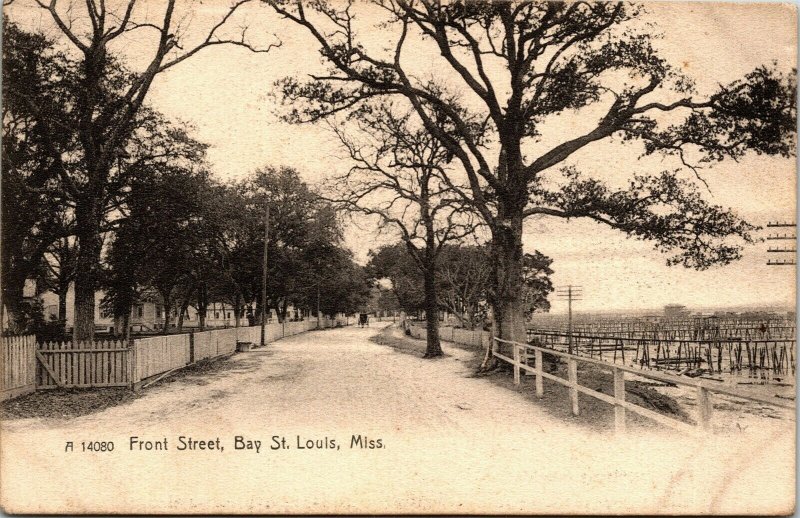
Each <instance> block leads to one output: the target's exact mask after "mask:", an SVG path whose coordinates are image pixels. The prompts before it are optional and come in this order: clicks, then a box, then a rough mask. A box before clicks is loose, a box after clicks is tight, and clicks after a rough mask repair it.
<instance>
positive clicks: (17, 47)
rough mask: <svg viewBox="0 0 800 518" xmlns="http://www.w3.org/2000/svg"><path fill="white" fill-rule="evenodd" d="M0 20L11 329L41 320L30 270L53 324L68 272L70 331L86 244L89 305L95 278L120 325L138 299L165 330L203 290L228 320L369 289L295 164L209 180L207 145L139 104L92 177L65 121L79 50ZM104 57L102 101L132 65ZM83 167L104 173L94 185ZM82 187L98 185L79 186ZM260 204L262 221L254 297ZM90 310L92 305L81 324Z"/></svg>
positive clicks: (338, 308)
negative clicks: (227, 308) (0, 26)
mask: <svg viewBox="0 0 800 518" xmlns="http://www.w3.org/2000/svg"><path fill="white" fill-rule="evenodd" d="M4 32H5V34H4V39H3V68H4V81H3V95H4V104H3V141H2V152H3V164H4V167H3V176H2V182H3V183H2V187H3V189H2V196H3V200H2V202H3V203H2V206H3V227H2V246H3V251H2V256H3V265H2V275H3V278H2V284H3V307H4V309H5V310H6V311H7V312H8V317H9V322H10V324H11V325H10V327H11V329H12V330H14V331H17V332H23V331H25V330H29V328H30V324H31V322H33V321H34V320H35V321H36V322H39V324H41V315H40V314H37V312H38V313H40V312H41V308H37V307H29V306H30V304H28V303H26V299H25V298H24V297H23V289H24V286H25V283H26V281H28V280H31V279H35V280H36V281H37V289H38V290H39V291H42V290H44V289H51V290H52V291H54V292H55V293H57V294H58V297H59V309H58V318H59V321H60V322H61V323H62V325H63V321H64V320H65V318H66V299H67V292H68V291H69V289H70V286H74V292H75V335H74V336H75V337H76V338H78V339H79V338H81V337H83V334H82V333H84V331H85V329H83V330H82V328H81V327H80V318H81V316H80V315H81V312H82V310H81V301H82V297H83V295H82V291H81V288H80V284H81V276H82V275H83V276H85V275H86V274H87V272H86V268H87V266H86V264H85V261H86V260H87V257H88V256H92V257H94V258H93V259H92V266H91V272H90V274H91V279H90V280H91V283H90V284H91V285H92V292H91V306H92V308H94V304H95V292H96V290H99V289H103V290H104V291H105V292H106V297H105V299H104V300H103V301H102V305H103V306H104V308H105V309H106V310H107V311H109V312H110V313H112V314H113V315H114V317H115V321H116V327H117V331H118V332H119V333H122V332H125V331H126V330H128V329H129V326H128V319H129V317H130V313H131V309H132V308H133V306H134V305H135V304H138V303H140V302H142V301H144V300H150V301H158V302H159V303H160V305H162V306H163V308H164V311H163V318H164V329H167V330H168V329H169V328H170V326H171V325H172V324H173V323H174V324H177V327H178V328H180V327H181V326H182V324H183V318H184V315H185V314H186V310H187V308H188V306H190V305H191V306H193V307H195V308H196V309H197V313H198V316H199V319H200V325H201V327H202V326H204V324H205V318H206V313H207V310H208V307H209V304H210V303H211V302H225V303H228V304H230V305H231V306H233V308H234V313H235V316H236V324H237V325H238V324H239V323H240V322H241V320H242V318H243V317H246V316H249V318H248V322H250V321H253V320H254V319H255V320H257V319H259V318H261V315H262V312H263V308H264V307H268V308H271V309H274V310H275V311H276V313H277V314H278V316H279V318H280V319H283V318H286V313H287V308H288V307H289V306H293V307H295V308H299V309H302V310H310V309H313V310H316V308H317V305H319V308H320V309H321V311H323V312H325V313H326V314H336V313H338V312H353V311H355V309H356V308H357V307H359V306H360V305H361V304H362V303H363V302H364V300H366V299H367V298H368V296H369V283H368V279H367V278H366V276H365V274H364V273H363V271H362V269H361V268H360V267H359V266H358V265H356V264H355V263H354V262H353V260H352V258H351V256H350V254H349V252H348V251H347V250H345V249H344V248H343V246H342V237H341V228H340V225H339V222H338V220H337V218H336V215H335V212H334V210H333V209H332V208H331V207H330V206H329V205H328V204H327V203H326V202H324V201H322V200H321V199H320V198H319V197H318V196H317V195H316V194H315V193H314V192H313V191H312V190H310V189H309V187H308V186H307V185H306V184H305V183H304V182H302V181H301V180H300V177H299V175H298V173H297V171H295V170H293V169H290V168H282V169H272V168H265V169H263V170H259V171H256V172H255V173H254V174H253V175H252V176H251V177H250V178H248V179H247V180H245V181H243V182H239V183H221V182H219V181H217V180H215V179H214V176H213V174H212V173H211V172H210V170H209V167H208V165H207V164H206V161H205V152H206V146H205V145H203V144H201V143H199V142H197V141H196V140H194V139H193V138H192V137H191V136H190V128H187V127H185V126H183V125H180V124H175V123H172V122H171V121H169V120H167V119H166V118H165V117H164V116H163V115H161V114H159V113H158V112H156V111H154V110H153V109H151V108H150V107H148V106H147V105H144V104H143V105H142V106H140V107H139V108H138V109H137V110H136V116H135V119H134V120H133V121H131V122H130V131H129V132H128V135H127V137H126V138H125V145H124V150H121V151H120V153H119V154H118V155H117V156H116V158H117V160H115V161H114V163H113V164H111V166H110V169H108V170H107V171H105V172H104V173H102V174H101V176H102V178H101V179H100V180H97V179H96V178H94V176H93V175H96V174H100V173H98V172H97V169H96V168H95V169H92V168H91V167H89V166H88V165H87V157H86V153H85V150H83V149H82V147H81V146H83V144H82V143H81V134H80V132H79V131H77V129H78V128H79V127H80V121H79V120H78V119H77V117H78V115H79V111H77V109H76V106H78V105H79V104H80V102H82V101H80V100H79V96H80V95H83V94H81V93H80V92H79V90H80V88H82V87H84V86H85V85H83V83H82V82H81V81H82V74H83V73H84V71H83V67H84V64H83V63H82V62H81V61H80V60H79V59H78V60H76V59H75V58H73V57H70V56H68V55H66V54H64V53H62V52H60V51H58V50H57V47H56V45H55V43H54V42H53V41H52V40H49V39H48V38H46V37H44V36H43V35H41V34H37V33H29V32H26V31H23V30H21V29H20V28H19V27H17V26H16V25H14V24H13V23H10V22H7V21H6V22H4ZM106 59H107V62H106V63H105V65H104V67H105V68H104V69H103V70H104V71H105V72H104V73H105V74H106V75H105V78H104V80H103V84H104V85H105V86H106V89H105V90H104V92H105V95H106V98H104V99H103V100H102V101H97V102H98V103H100V104H102V105H103V109H104V110H110V109H111V108H110V107H109V106H110V105H113V104H114V103H115V102H117V101H118V100H119V96H120V95H121V94H120V90H119V88H120V85H122V84H125V83H126V81H131V77H132V76H131V73H130V72H129V71H127V70H126V69H125V68H124V67H123V66H122V65H120V64H119V63H117V62H115V61H114V60H113V58H112V57H110V56H108V57H107V58H106ZM106 105H109V106H106ZM103 113H107V112H103ZM56 128H58V131H56ZM68 130H69V131H68ZM93 170H94V171H95V172H94V173H93V172H92V171H93ZM96 181H99V182H100V183H102V184H103V185H102V186H97V185H94V187H93V184H94V182H96ZM65 182H68V183H70V184H74V185H73V187H75V189H72V187H70V186H66V187H65ZM93 188H97V189H100V190H101V191H102V192H100V193H99V194H98V193H94V194H91V195H89V194H79V190H81V189H93ZM87 198H91V199H92V205H93V207H95V208H93V209H91V210H90V211H89V212H91V213H92V214H95V211H96V217H97V218H98V220H97V222H96V223H97V224H96V225H95V223H92V224H91V225H89V226H90V227H91V232H92V233H94V232H95V231H96V235H95V236H94V238H93V240H92V243H93V244H92V245H91V246H88V247H87V244H86V243H87V241H86V240H87V238H86V235H85V234H82V232H84V231H85V230H86V229H85V228H84V229H83V230H81V225H84V226H86V221H85V214H84V216H80V214H81V211H83V210H84V209H85V207H84V208H83V209H82V208H81V207H80V206H81V204H82V203H84V202H85V201H86V199H87ZM81 200H83V201H81ZM95 205H96V206H95ZM267 205H269V206H270V208H271V209H272V222H271V228H270V236H271V237H270V243H269V256H270V261H269V271H268V279H269V286H268V294H269V298H268V300H267V301H266V302H264V301H261V300H260V295H261V290H260V279H261V272H262V269H263V257H262V256H263V248H264V211H265V208H266V207H267ZM94 217H95V216H92V218H94ZM81 218H84V220H81ZM81 221H83V223H81ZM95 255H96V257H95ZM83 280H84V281H86V278H84V279H83ZM84 295H85V294H84ZM84 302H85V301H84ZM173 309H174V310H175V313H176V314H177V318H175V320H176V322H173V321H172V319H173ZM84 316H85V315H84ZM37 319H38V320H37ZM93 319H94V309H92V314H91V322H92V326H91V329H92V332H93V330H94V323H93ZM39 324H37V325H39Z"/></svg>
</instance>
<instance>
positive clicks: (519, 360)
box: [492, 337, 795, 433]
mask: <svg viewBox="0 0 800 518" xmlns="http://www.w3.org/2000/svg"><path fill="white" fill-rule="evenodd" d="M494 342H495V344H497V345H500V344H502V345H505V346H506V348H510V349H511V351H512V357H509V356H506V355H504V354H502V353H501V352H499V350H498V349H499V347H496V346H493V347H492V354H493V355H494V356H495V357H496V358H499V359H500V360H503V361H505V362H507V363H510V364H511V365H512V366H513V370H514V383H515V384H517V385H518V384H520V372H521V371H526V372H529V373H531V374H533V375H534V376H535V377H536V378H535V390H536V395H537V396H538V397H543V396H544V380H545V379H549V380H552V381H554V382H556V383H558V384H560V385H563V386H565V387H567V388H568V389H569V399H570V404H571V406H572V413H573V414H574V415H578V414H579V413H580V403H579V399H578V394H579V393H582V394H586V395H588V396H590V397H593V398H595V399H599V400H600V401H604V402H606V403H608V404H610V405H613V406H614V425H615V429H616V430H617V431H624V430H625V426H626V412H627V411H631V412H633V413H636V414H639V415H641V416H644V417H647V418H649V419H652V420H653V421H656V422H658V423H660V424H663V425H666V426H670V427H672V428H676V429H680V430H684V431H687V432H689V433H698V432H701V431H703V432H708V431H710V430H711V418H712V413H713V403H712V401H711V395H712V394H724V395H727V396H731V397H735V398H739V399H744V400H747V401H754V402H758V403H762V404H767V405H770V406H774V407H779V408H787V409H790V410H794V409H795V405H793V404H789V403H783V402H780V401H775V400H772V399H769V398H765V397H759V396H755V395H752V394H745V393H742V392H741V391H738V390H735V389H731V388H728V387H721V386H717V385H711V384H709V383H706V382H704V381H699V380H687V379H685V378H679V377H678V376H672V375H669V374H665V373H660V372H652V371H643V370H641V369H638V368H635V367H627V366H624V365H616V364H610V363H608V362H605V361H602V360H598V359H594V358H586V357H584V356H577V355H575V354H569V353H566V352H561V351H556V350H553V349H548V348H546V347H539V346H535V345H530V344H521V343H518V342H512V341H509V340H503V339H501V338H497V337H495V338H494ZM529 352H533V358H534V364H533V366H531V365H529V364H528V363H527V362H528V361H529V356H530V355H529ZM544 354H550V355H553V356H557V357H559V358H561V359H563V360H566V362H567V378H566V379H565V378H562V377H560V376H556V375H555V374H551V373H549V372H545V370H544V368H543V364H542V356H543V355H544ZM523 360H524V361H523ZM581 363H588V364H593V365H598V366H601V367H603V368H605V369H609V370H611V371H612V376H613V380H614V391H613V395H609V394H604V393H602V392H598V391H596V390H593V389H590V388H588V387H585V386H583V385H581V384H580V382H579V380H578V365H579V364H581ZM625 373H629V374H635V375H636V376H639V377H643V378H648V379H653V380H657V381H661V382H666V383H671V384H675V385H681V386H685V387H691V388H693V389H694V390H696V391H697V412H698V413H697V426H692V425H690V424H687V423H685V422H683V421H679V420H677V419H673V418H671V417H668V416H666V415H664V414H660V413H658V412H655V411H653V410H650V409H648V408H644V407H642V406H639V405H636V404H633V403H631V402H629V401H626V399H625Z"/></svg>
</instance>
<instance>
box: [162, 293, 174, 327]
mask: <svg viewBox="0 0 800 518" xmlns="http://www.w3.org/2000/svg"><path fill="white" fill-rule="evenodd" d="M161 298H162V299H163V300H164V328H163V329H162V331H163V332H164V334H166V333H169V326H170V324H171V323H172V292H171V291H170V292H169V293H166V292H164V291H162V292H161Z"/></svg>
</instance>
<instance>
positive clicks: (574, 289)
mask: <svg viewBox="0 0 800 518" xmlns="http://www.w3.org/2000/svg"><path fill="white" fill-rule="evenodd" d="M582 295H583V287H581V286H573V285H572V284H569V285H567V286H563V287H561V288H558V291H556V296H558V298H560V299H567V311H568V317H567V340H568V346H567V352H569V353H570V354H573V343H572V301H578V300H581V296H582Z"/></svg>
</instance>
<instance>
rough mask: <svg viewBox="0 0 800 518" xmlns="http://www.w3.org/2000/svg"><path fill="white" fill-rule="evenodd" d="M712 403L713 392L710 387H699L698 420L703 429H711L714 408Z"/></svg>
mask: <svg viewBox="0 0 800 518" xmlns="http://www.w3.org/2000/svg"><path fill="white" fill-rule="evenodd" d="M713 408H714V407H713V406H712V404H711V394H710V393H709V392H708V389H707V388H705V387H703V386H698V387H697V412H698V419H697V422H698V424H699V425H700V428H702V429H703V430H707V431H708V430H711V412H712V410H713Z"/></svg>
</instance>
